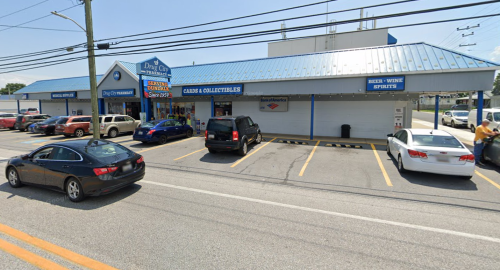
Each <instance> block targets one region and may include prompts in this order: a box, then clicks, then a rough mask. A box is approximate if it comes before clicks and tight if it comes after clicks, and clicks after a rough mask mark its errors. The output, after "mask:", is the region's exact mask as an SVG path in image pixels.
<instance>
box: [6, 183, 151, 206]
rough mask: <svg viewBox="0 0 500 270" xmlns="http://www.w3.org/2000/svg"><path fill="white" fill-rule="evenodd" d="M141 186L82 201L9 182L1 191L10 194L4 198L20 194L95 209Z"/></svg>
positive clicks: (25, 196)
mask: <svg viewBox="0 0 500 270" xmlns="http://www.w3.org/2000/svg"><path fill="white" fill-rule="evenodd" d="M141 188H142V186H141V185H138V184H132V185H130V186H126V187H124V188H122V189H119V190H117V191H116V192H113V193H111V194H107V195H103V196H99V197H87V198H85V200H83V201H81V202H78V203H74V202H72V201H70V200H69V199H68V197H67V195H66V194H64V193H60V192H57V191H53V190H50V189H44V188H39V187H34V186H27V185H24V186H22V187H20V188H12V187H11V186H10V185H9V183H7V182H5V183H3V184H1V185H0V191H2V192H5V193H8V194H10V195H9V196H7V197H6V198H3V199H6V200H8V199H10V198H13V197H15V196H20V197H24V198H26V199H30V200H37V201H40V202H44V203H48V204H52V205H57V206H61V207H66V208H73V209H80V210H94V209H98V208H101V207H103V206H106V205H110V204H113V203H116V202H118V201H121V200H123V199H125V198H127V197H129V196H131V195H133V194H134V193H136V192H138V191H139V190H140V189H141Z"/></svg>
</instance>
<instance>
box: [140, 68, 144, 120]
mask: <svg viewBox="0 0 500 270" xmlns="http://www.w3.org/2000/svg"><path fill="white" fill-rule="evenodd" d="M139 92H141V93H140V97H141V112H144V83H143V82H142V75H141V74H139Z"/></svg>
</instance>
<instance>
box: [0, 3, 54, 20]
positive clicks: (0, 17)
mask: <svg viewBox="0 0 500 270" xmlns="http://www.w3.org/2000/svg"><path fill="white" fill-rule="evenodd" d="M48 1H49V0H44V1H42V2H38V3H36V4H34V5H31V6H29V7H25V8H23V9H20V10H17V11H14V12H12V13H9V14H6V15H3V16H0V19H2V18H5V17H8V16H10V15H14V14H16V13H19V12H21V11H25V10H27V9H30V8H32V7H35V6H38V5H40V4H43V3H45V2H48Z"/></svg>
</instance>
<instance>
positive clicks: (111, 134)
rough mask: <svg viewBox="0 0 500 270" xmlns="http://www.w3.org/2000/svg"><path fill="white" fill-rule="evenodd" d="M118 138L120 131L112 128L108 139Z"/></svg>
mask: <svg viewBox="0 0 500 270" xmlns="http://www.w3.org/2000/svg"><path fill="white" fill-rule="evenodd" d="M116 136H118V130H117V129H116V128H112V129H110V130H109V131H108V137H110V138H115V137H116Z"/></svg>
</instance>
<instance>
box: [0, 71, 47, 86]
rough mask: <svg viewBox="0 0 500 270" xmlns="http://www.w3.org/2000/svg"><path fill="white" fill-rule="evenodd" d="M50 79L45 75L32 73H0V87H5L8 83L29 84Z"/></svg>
mask: <svg viewBox="0 0 500 270" xmlns="http://www.w3.org/2000/svg"><path fill="white" fill-rule="evenodd" d="M46 79H51V78H50V77H46V76H32V75H18V74H8V73H7V74H1V75H0V88H3V87H5V85H6V84H8V83H24V84H26V85H28V84H31V83H33V82H35V81H38V80H46Z"/></svg>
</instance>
